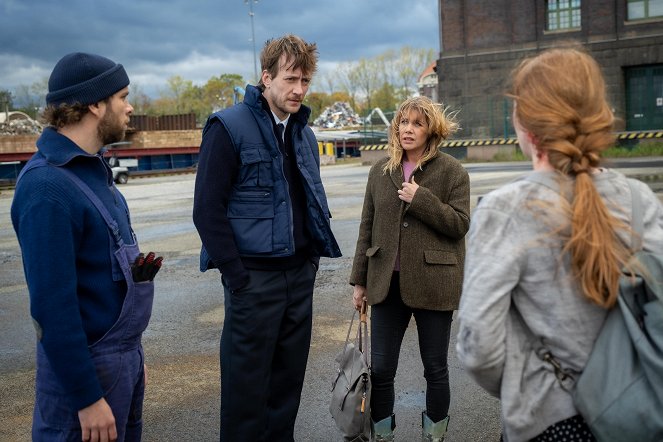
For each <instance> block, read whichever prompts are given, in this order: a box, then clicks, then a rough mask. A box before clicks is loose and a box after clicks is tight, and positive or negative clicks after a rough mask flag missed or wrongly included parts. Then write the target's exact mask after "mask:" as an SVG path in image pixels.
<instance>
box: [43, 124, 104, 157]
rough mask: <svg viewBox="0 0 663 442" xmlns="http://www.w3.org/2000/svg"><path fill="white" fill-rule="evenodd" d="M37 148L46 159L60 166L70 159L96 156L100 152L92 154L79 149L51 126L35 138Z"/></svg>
mask: <svg viewBox="0 0 663 442" xmlns="http://www.w3.org/2000/svg"><path fill="white" fill-rule="evenodd" d="M37 149H38V150H39V152H40V153H41V154H42V155H43V156H44V158H46V161H48V162H49V163H51V164H53V165H55V166H62V165H64V164H67V163H68V162H70V161H71V160H72V159H74V158H76V157H79V156H83V157H90V158H92V157H98V156H99V155H100V154H97V155H92V154H89V153H87V152H85V151H84V150H83V149H81V148H80V147H79V146H78V145H77V144H76V143H74V142H73V141H72V140H71V139H69V138H67V137H66V136H64V135H62V134H61V133H59V132H58V131H57V130H56V129H55V128H53V127H47V128H45V129H44V131H43V132H42V134H41V136H40V137H39V139H38V140H37Z"/></svg>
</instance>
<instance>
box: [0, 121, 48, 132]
mask: <svg viewBox="0 0 663 442" xmlns="http://www.w3.org/2000/svg"><path fill="white" fill-rule="evenodd" d="M42 129H43V127H42V125H41V124H39V122H38V121H35V120H32V119H30V120H28V119H20V120H19V119H16V120H10V121H9V122H8V123H0V135H38V134H40V133H41V131H42Z"/></svg>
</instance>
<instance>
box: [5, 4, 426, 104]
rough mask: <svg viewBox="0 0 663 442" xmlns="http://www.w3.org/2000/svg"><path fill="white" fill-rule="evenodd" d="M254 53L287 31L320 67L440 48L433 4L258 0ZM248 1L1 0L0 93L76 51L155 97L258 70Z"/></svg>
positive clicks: (34, 77) (46, 71) (42, 75)
mask: <svg viewBox="0 0 663 442" xmlns="http://www.w3.org/2000/svg"><path fill="white" fill-rule="evenodd" d="M253 8H254V12H255V16H254V25H255V36H256V49H257V52H258V53H259V51H260V49H261V47H262V45H263V43H264V41H265V40H267V39H269V38H273V37H278V36H280V35H283V34H285V33H294V34H298V35H301V36H302V37H303V38H305V39H306V40H308V41H315V42H316V43H317V44H318V49H319V51H320V62H321V63H320V71H321V72H324V70H329V69H333V67H334V66H335V65H336V64H338V63H339V62H344V61H353V60H358V59H360V58H370V57H373V56H375V55H378V54H380V53H382V52H384V51H385V50H387V49H398V48H400V47H402V46H405V45H409V46H414V47H422V48H433V49H435V50H437V48H438V35H437V2H436V1H435V0H411V1H408V2H403V1H401V0H385V1H379V0H335V1H320V2H311V1H306V0H279V1H274V0H260V1H259V2H258V3H254V5H253ZM248 11H249V7H248V6H247V5H246V4H245V3H244V1H243V0H222V1H219V0H217V1H212V0H196V1H190V0H167V1H166V0H163V1H158V0H148V1H144V0H114V1H112V2H102V1H94V0H92V1H91V0H62V1H52V0H32V1H30V2H25V1H19V0H0V42H2V45H0V89H13V88H15V87H16V86H18V85H29V84H32V83H33V82H35V81H39V80H41V79H43V78H45V77H47V76H48V75H49V73H50V70H51V69H52V67H53V65H54V64H55V63H56V62H57V60H58V59H59V58H60V57H62V56H63V55H64V54H66V53H69V52H73V51H85V52H94V53H98V54H102V55H104V56H107V57H109V58H111V59H113V60H115V61H117V62H119V63H122V64H123V65H124V66H125V68H126V69H127V71H128V72H129V75H130V77H131V79H132V82H133V83H135V84H139V85H140V87H141V89H142V90H144V91H145V92H147V93H149V94H153V93H156V91H158V89H159V88H163V87H165V80H166V79H167V78H169V77H171V76H173V75H180V76H182V77H183V78H185V79H188V80H192V81H193V82H194V83H196V84H201V83H204V82H205V81H206V80H207V79H209V78H210V77H211V76H212V75H219V74H222V73H235V74H240V75H242V76H243V77H244V78H245V79H247V80H249V79H250V78H251V77H252V76H253V50H252V48H253V46H252V44H251V41H250V38H251V27H250V19H249V15H248Z"/></svg>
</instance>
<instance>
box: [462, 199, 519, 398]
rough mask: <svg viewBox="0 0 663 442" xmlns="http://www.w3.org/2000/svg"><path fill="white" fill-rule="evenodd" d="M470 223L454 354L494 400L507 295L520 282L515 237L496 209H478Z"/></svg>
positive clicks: (502, 351) (502, 356)
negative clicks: (455, 353) (455, 351)
mask: <svg viewBox="0 0 663 442" xmlns="http://www.w3.org/2000/svg"><path fill="white" fill-rule="evenodd" d="M475 212H476V213H475V214H474V215H473V218H472V225H471V227H470V233H469V236H468V251H467V258H466V261H465V275H464V281H463V293H462V296H461V300H460V308H459V313H458V319H459V331H458V338H457V344H456V350H457V353H458V358H459V360H460V362H461V363H462V364H463V365H464V366H465V368H466V370H467V371H468V373H469V374H470V376H471V377H472V378H473V379H475V380H476V382H477V383H478V384H479V385H481V386H482V387H483V388H484V389H486V390H487V391H488V392H489V393H490V394H492V395H494V396H499V392H500V384H501V380H502V374H503V370H504V363H505V354H506V345H505V338H506V329H507V319H508V314H509V308H510V305H511V292H512V290H513V289H514V287H516V285H517V283H518V280H519V277H520V264H519V259H520V254H521V253H522V251H523V250H524V248H523V247H521V246H519V245H518V244H519V242H518V241H517V234H518V232H517V231H516V230H515V228H514V224H513V222H512V221H511V219H510V217H509V216H508V215H507V214H506V213H503V212H501V211H499V210H495V209H491V208H482V207H481V206H480V207H478V208H477V209H476V211H475Z"/></svg>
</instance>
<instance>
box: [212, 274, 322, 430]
mask: <svg viewBox="0 0 663 442" xmlns="http://www.w3.org/2000/svg"><path fill="white" fill-rule="evenodd" d="M249 275H250V279H249V283H248V285H247V286H245V287H242V288H241V289H240V290H236V291H235V292H230V290H228V288H227V287H226V286H225V284H224V295H225V319H224V323H223V332H222V334H221V440H222V441H226V442H235V441H293V440H294V437H293V432H294V427H295V419H296V417H297V411H298V409H299V401H300V396H301V392H302V386H303V383H304V373H305V371H306V361H307V359H308V352H309V346H310V343H311V324H312V302H313V283H314V282H315V275H316V269H315V267H314V265H313V264H312V263H311V262H310V261H306V262H305V263H304V264H303V265H302V266H301V267H299V268H296V269H293V270H286V271H262V270H249Z"/></svg>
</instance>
